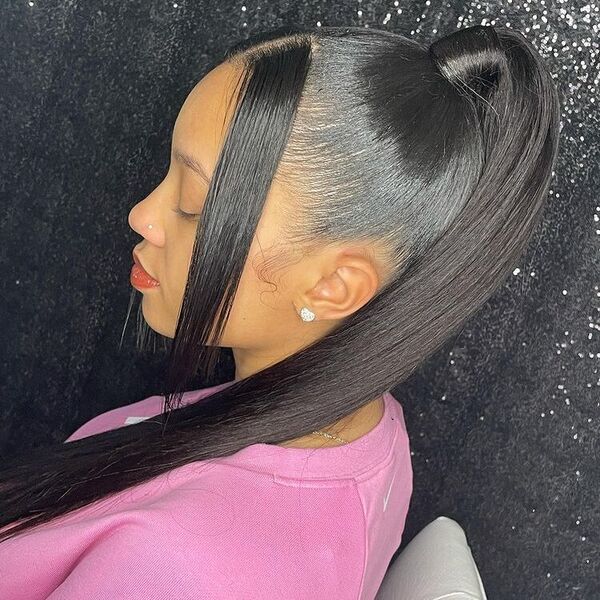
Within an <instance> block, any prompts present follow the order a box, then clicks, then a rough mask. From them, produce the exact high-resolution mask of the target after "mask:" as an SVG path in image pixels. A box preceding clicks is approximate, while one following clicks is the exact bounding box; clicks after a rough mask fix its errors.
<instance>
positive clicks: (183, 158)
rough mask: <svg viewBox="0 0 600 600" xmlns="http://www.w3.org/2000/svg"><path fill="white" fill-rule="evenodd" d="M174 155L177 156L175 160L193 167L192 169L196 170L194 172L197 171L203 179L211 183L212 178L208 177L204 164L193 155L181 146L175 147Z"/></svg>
mask: <svg viewBox="0 0 600 600" xmlns="http://www.w3.org/2000/svg"><path fill="white" fill-rule="evenodd" d="M173 156H174V157H175V160H177V161H178V162H180V163H182V164H184V165H185V166H186V167H189V168H190V169H192V171H194V173H196V174H197V175H198V176H200V177H201V178H202V179H204V181H206V183H210V180H209V178H208V175H207V174H206V171H205V170H204V168H203V167H202V165H201V164H200V163H199V162H198V161H197V160H196V159H195V158H194V157H193V156H190V155H189V154H186V153H185V152H183V151H182V150H180V149H179V148H173Z"/></svg>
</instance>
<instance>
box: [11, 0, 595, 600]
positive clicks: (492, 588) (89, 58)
mask: <svg viewBox="0 0 600 600" xmlns="http://www.w3.org/2000/svg"><path fill="white" fill-rule="evenodd" d="M599 11H600V9H599V5H598V4H597V3H585V1H584V2H579V3H577V2H551V1H546V2H545V1H544V0H539V1H538V2H530V3H528V2H506V3H500V2H442V1H438V0H426V1H419V2H407V1H404V2H399V1H395V2H392V1H390V2H370V1H363V2H361V1H360V0H358V1H356V0H353V1H340V2H336V3H333V2H323V1H321V2H317V1H310V2H307V1H297V2H283V1H282V2H269V3H265V2H251V3H248V4H244V3H243V0H240V1H238V2H228V1H222V2H198V1H194V2H192V1H191V0H183V1H178V2H177V3H175V2H166V1H159V0H149V1H144V2H141V1H140V2H132V1H128V2H115V1H113V0H94V1H93V2H77V1H75V0H64V1H63V2H46V1H41V0H40V1H36V0H34V1H33V2H28V1H27V0H22V1H19V2H17V1H15V0H4V2H3V3H2V5H1V6H0V68H1V71H2V72H1V77H0V81H1V82H2V87H1V93H0V107H1V118H0V128H1V136H0V139H1V142H2V156H3V160H2V162H1V164H0V169H1V171H2V174H1V177H0V182H1V184H0V185H1V188H0V192H1V202H2V207H1V212H0V239H1V242H2V243H1V245H0V248H1V250H0V269H1V271H0V290H1V302H0V327H1V331H2V334H3V335H2V337H3V340H2V341H3V343H2V357H1V360H0V398H1V400H2V404H1V406H2V422H1V425H0V428H1V429H0V442H1V451H2V456H3V457H5V456H9V455H11V454H14V453H18V452H20V451H23V450H26V449H27V448H31V447H36V446H41V445H46V444H50V443H52V442H56V443H58V442H62V441H63V440H64V439H65V438H66V437H67V436H68V435H70V434H71V433H72V432H73V431H74V430H75V429H76V428H77V427H78V426H79V425H81V424H82V423H83V422H85V421H87V420H88V419H90V418H92V417H93V416H94V415H96V414H98V413H100V412H104V411H106V410H109V409H111V408H114V407H116V406H120V405H123V404H128V403H131V402H135V401H137V400H140V399H141V398H144V397H147V396H149V395H152V394H154V393H156V390H157V386H158V382H159V378H160V374H161V372H162V368H163V366H164V364H163V361H162V359H161V356H160V354H159V355H157V356H156V357H154V358H153V357H152V356H149V355H148V356H137V355H136V354H135V351H134V329H133V327H131V326H129V327H128V329H127V330H126V333H125V338H124V348H123V350H122V351H119V350H118V348H117V346H118V343H119V340H120V336H121V331H122V328H123V322H124V318H125V313H126V310H127V302H128V298H129V292H130V285H129V270H130V267H131V249H132V247H133V246H134V245H135V244H137V243H138V242H139V241H140V237H139V236H138V235H136V234H135V233H134V232H133V231H132V230H131V229H130V228H129V227H128V224H127V216H128V212H129V210H130V209H131V207H132V206H133V205H134V204H135V203H136V202H138V201H139V200H141V199H142V198H144V197H145V196H146V195H147V194H148V193H149V192H150V191H151V190H152V189H153V188H154V187H155V186H156V185H158V183H159V182H160V181H161V179H162V177H163V176H164V172H165V171H166V168H167V164H168V149H169V140H170V135H171V130H172V126H173V123H174V120H175V118H176V116H177V113H178V111H179V109H180V107H181V104H182V103H183V101H184V99H185V97H186V95H187V94H188V93H189V91H190V90H191V88H192V87H193V85H194V84H195V83H196V82H197V81H198V80H199V79H200V78H201V77H202V76H203V75H204V74H205V72H206V68H207V66H208V65H209V63H210V62H212V60H213V59H214V58H216V57H218V56H221V55H222V53H223V52H224V50H225V49H226V48H227V47H228V46H229V45H230V44H232V43H233V42H235V41H237V40H238V39H239V38H242V37H246V36H247V35H248V34H249V33H250V32H255V31H257V30H261V29H270V28H273V27H277V26H280V25H284V24H294V23H295V24H304V25H317V26H319V25H337V26H343V25H353V26H356V25H358V26H364V27H373V28H380V29H388V30H391V31H396V32H398V33H402V34H405V35H408V36H414V37H415V38H417V39H420V40H431V39H433V38H434V37H435V36H438V35H442V34H445V33H450V32H452V31H454V30H455V29H456V28H459V27H466V26H469V25H475V24H492V25H494V24H498V25H504V26H509V27H512V28H514V29H518V30H520V31H521V32H522V33H524V34H525V35H526V36H527V37H528V38H529V39H531V40H532V42H534V44H535V45H536V47H537V48H538V49H539V50H540V52H541V53H542V55H543V56H544V57H545V58H546V59H547V61H548V63H549V64H550V66H551V69H552V72H553V74H554V75H555V78H556V82H557V84H558V86H559V89H560V92H561V102H562V105H563V106H562V125H563V129H562V142H561V144H562V146H561V152H560V158H559V162H558V165H557V168H556V174H555V178H554V181H553V185H552V191H551V192H550V197H549V204H548V208H547V210H546V213H545V217H544V220H543V223H542V226H541V227H540V228H539V229H538V230H537V232H536V234H535V236H534V238H533V240H532V243H531V245H530V248H529V250H528V252H527V254H526V255H525V256H524V257H523V260H522V261H521V263H520V267H519V269H517V270H515V272H514V274H513V276H512V277H511V278H510V279H509V280H508V281H507V284H506V285H505V286H504V288H503V289H502V290H501V291H500V292H499V293H498V294H496V295H495V297H494V298H493V299H491V300H490V302H488V304H487V305H486V306H485V308H484V309H483V310H482V311H481V312H480V313H479V314H478V315H477V317H476V318H474V319H473V320H472V321H471V322H469V324H468V325H467V326H466V327H465V329H464V330H463V331H462V333H461V334H460V335H459V336H458V337H457V338H456V339H454V340H452V342H451V343H449V344H448V345H447V347H446V348H445V349H444V350H443V351H442V352H439V353H438V354H437V355H436V356H435V357H434V358H433V359H431V360H430V361H429V362H428V364H426V365H423V367H422V369H420V370H419V372H418V373H416V374H415V375H414V376H413V377H412V378H411V379H410V380H409V381H408V382H406V384H405V385H402V386H400V387H399V388H398V389H397V390H393V392H394V393H395V395H396V396H397V397H398V398H399V399H400V401H401V403H402V405H403V408H404V412H405V417H406V422H407V428H408V432H409V436H410V439H411V447H412V454H413V468H414V493H413V498H412V502H411V507H410V511H409V515H408V520H407V524H406V529H405V534H404V540H403V543H402V546H401V549H403V548H404V547H405V545H406V544H407V543H408V542H409V541H410V540H411V539H412V537H414V535H416V533H417V532H418V531H420V530H421V529H422V528H423V527H424V526H425V525H426V524H427V523H429V522H430V521H432V520H433V519H434V518H436V517H437V516H439V515H446V516H448V517H451V518H453V519H455V520H457V521H458V522H459V523H460V524H461V526H462V527H463V528H464V530H465V532H466V535H467V538H468V540H469V543H470V545H471V548H472V551H473V555H474V557H475V560H476V562H477V564H478V567H479V569H480V572H481V575H482V578H483V582H484V585H485V587H486V591H487V593H488V597H489V598H490V600H492V599H526V598H527V599H529V598H543V599H549V598H552V599H554V598H556V599H561V600H566V599H571V598H572V599H585V600H593V599H598V598H600V508H599V494H600V465H599V453H600V450H599V445H598V435H599V433H600V427H599V424H600V374H599V366H600V343H599V340H600V288H599V285H600V266H599V264H600V255H599V250H600V222H599V220H600V206H599V205H600V199H599V194H598V191H597V190H598V187H599V186H600V174H599V169H598V158H599V152H598V148H599V142H600V131H599V126H600V118H599V114H598V104H599V103H600V98H599V95H598V84H599V69H598V55H599V29H600V28H599V22H600V12H599ZM334 75H335V74H332V76H334ZM232 377H233V375H232V372H231V371H227V369H225V370H224V371H223V375H222V377H221V380H223V381H225V380H227V379H230V378H232ZM213 383H217V382H202V386H205V385H211V384H213ZM198 387H201V386H200V385H199V386H198Z"/></svg>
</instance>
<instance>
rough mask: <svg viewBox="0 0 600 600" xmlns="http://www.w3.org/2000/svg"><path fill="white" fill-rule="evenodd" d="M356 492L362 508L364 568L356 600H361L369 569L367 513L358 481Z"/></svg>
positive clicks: (355, 485)
mask: <svg viewBox="0 0 600 600" xmlns="http://www.w3.org/2000/svg"><path fill="white" fill-rule="evenodd" d="M354 491H355V492H356V495H357V496H358V501H359V502H360V506H361V509H362V510H361V514H362V530H363V557H362V568H361V575H360V584H359V586H358V593H357V594H356V600H360V597H361V595H362V593H363V587H364V584H365V572H366V567H367V548H368V546H367V535H368V532H367V520H366V512H365V505H364V502H363V499H362V496H361V494H360V491H359V489H358V484H357V483H356V481H354Z"/></svg>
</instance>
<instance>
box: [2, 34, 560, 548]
mask: <svg viewBox="0 0 600 600" xmlns="http://www.w3.org/2000/svg"><path fill="white" fill-rule="evenodd" d="M227 58H228V59H229V60H231V61H232V62H235V63H236V64H239V65H240V66H242V67H243V79H242V81H241V85H240V91H241V93H240V95H239V99H238V101H237V102H238V103H237V105H236V113H235V116H234V118H233V119H232V122H231V125H230V129H229V131H227V136H226V139H225V142H224V145H223V149H222V151H221V154H220V156H219V159H218V162H217V165H216V167H215V175H214V176H213V180H212V181H211V184H210V187H209V191H208V194H207V199H206V202H205V205H204V208H203V214H202V219H203V220H202V222H201V227H199V228H198V233H197V238H196V243H195V244H194V249H193V256H192V261H191V264H190V272H189V275H188V284H187V286H186V290H185V295H184V300H183V305H182V310H181V314H180V318H179V322H178V324H177V329H176V332H175V338H174V340H173V343H172V345H171V347H170V355H169V359H170V364H169V366H170V370H169V373H168V376H167V379H166V384H165V387H164V390H163V394H162V395H164V398H165V403H164V411H163V414H162V415H159V417H158V418H156V419H149V420H146V421H143V422H141V423H138V424H134V425H128V426H126V427H121V428H119V429H114V430H112V431H108V432H105V433H100V434H96V435H93V436H89V437H87V438H83V439H79V440H76V441H73V442H69V443H67V444H57V445H55V446H52V447H50V448H40V449H36V450H33V451H31V452H29V453H28V454H27V455H23V456H19V457H17V458H14V459H13V460H11V461H9V460H6V459H5V460H3V461H2V465H1V467H0V526H3V525H12V527H11V528H10V530H9V531H8V532H6V531H5V532H4V533H3V534H2V538H0V539H3V538H6V537H12V535H14V534H15V533H17V532H19V531H23V530H25V529H28V528H30V527H33V526H34V525H40V524H43V523H45V522H47V521H50V520H51V519H53V518H55V517H58V516H60V515H63V514H65V513H68V512H70V511H73V510H75V509H77V508H79V507H82V506H85V505H88V504H90V503H92V502H95V501H99V500H102V499H104V498H109V497H110V496H112V495H114V494H116V493H117V492H119V491H122V490H125V489H127V488H129V487H131V486H134V485H136V484H140V483H143V482H145V481H147V480H149V479H151V478H153V477H156V476H158V475H160V474H162V473H165V472H167V471H169V470H171V469H174V468H176V467H179V466H183V465H186V464H188V463H191V462H194V461H203V460H207V459H214V460H216V459H218V457H220V456H225V455H228V454H232V453H234V452H236V451H238V450H240V449H242V448H244V447H246V446H248V445H250V444H255V443H275V444H276V443H280V442H282V441H285V440H289V439H294V438H298V437H302V436H303V435H307V434H309V433H310V432H312V431H314V430H318V429H321V428H323V427H326V426H327V425H329V424H331V423H335V422H336V421H338V420H340V419H342V418H343V417H344V416H346V415H348V414H350V413H352V412H354V411H356V410H357V409H358V408H360V407H361V406H363V405H364V404H365V403H367V402H369V401H371V400H372V399H373V398H374V397H377V395H379V394H382V393H383V392H385V391H387V390H390V389H391V388H392V387H393V386H396V385H398V384H400V383H401V382H403V381H404V380H405V379H406V378H407V377H409V376H410V375H411V374H412V373H413V372H414V370H415V369H416V368H417V367H419V365H421V364H422V363H423V362H424V361H426V360H427V359H428V358H429V357H431V355H432V354H433V353H435V352H436V351H437V350H439V349H440V348H441V347H442V346H443V345H444V344H445V343H446V342H447V341H448V340H449V339H450V338H451V337H452V336H454V335H455V334H456V333H457V332H459V331H460V329H461V328H462V327H464V325H465V323H466V322H467V321H468V319H469V318H470V317H472V316H473V315H474V314H475V313H476V312H477V311H478V310H480V309H481V307H482V306H483V305H484V304H485V303H486V302H487V301H488V299H489V298H490V297H491V296H492V295H493V294H494V293H495V292H496V291H497V290H498V288H499V287H500V286H501V285H502V283H503V282H504V280H505V279H506V278H507V277H508V275H509V274H510V272H511V271H512V269H513V268H514V266H515V264H516V263H517V261H518V260H519V259H520V257H521V255H522V253H523V251H524V250H525V249H526V246H527V244H528V242H529V239H530V237H531V233H532V231H533V230H534V228H535V226H536V225H537V223H538V221H539V218H540V216H541V213H542V210H543V207H544V205H545V202H546V198H547V193H548V187H549V185H550V179H551V175H552V169H553V167H554V163H555V159H556V154H557V148H558V134H559V116H560V110H559V101H558V93H557V90H556V88H555V86H554V83H553V81H552V77H551V74H550V72H549V70H548V67H547V65H546V64H545V63H544V61H543V60H542V58H541V57H540V56H539V54H538V53H537V51H536V50H535V48H534V47H533V45H532V44H531V43H530V42H529V41H527V40H526V38H525V37H523V36H522V35H521V34H519V33H517V32H515V31H513V30H510V29H500V28H494V29H492V28H491V27H483V26H476V27H471V28H467V29H463V30H460V31H457V32H456V33H453V34H450V35H448V36H446V37H444V38H442V39H440V40H437V41H436V42H434V43H433V44H432V45H431V47H429V48H428V47H427V46H425V45H423V44H421V43H419V42H417V41H415V40H412V39H409V38H405V37H403V36H400V35H397V34H393V33H391V32H388V31H378V30H375V29H370V28H369V29H367V28H362V27H344V28H332V27H322V28H315V29H311V30H306V31H298V30H295V31H293V32H291V33H288V34H281V32H278V31H275V32H272V34H270V35H267V36H261V37H260V38H258V37H257V38H249V39H248V40H246V41H244V43H243V44H240V45H239V46H237V47H236V48H235V49H234V50H232V51H231V52H229V53H228V55H227ZM280 167H281V171H282V172H285V173H287V176H288V178H287V183H289V184H290V186H289V189H290V190H293V192H294V194H293V195H292V196H291V198H290V203H291V204H293V210H292V211H291V213H290V214H293V215H294V218H293V219H290V220H289V223H286V225H288V230H287V231H286V233H287V234H288V235H289V240H290V244H291V243H292V241H293V242H294V243H295V246H294V247H295V248H299V247H302V248H304V247H306V248H310V247H311V245H319V244H325V243H330V242H347V241H350V242H355V241H357V240H360V241H369V240H376V241H381V242H382V243H384V244H385V247H386V248H387V249H388V256H387V261H386V265H387V266H389V276H388V277H387V278H386V279H385V280H384V282H383V284H382V285H381V288H380V289H378V290H377V293H376V295H375V296H374V297H373V298H371V299H370V301H369V302H368V303H367V304H365V305H364V306H363V307H362V308H361V309H360V310H357V311H356V312H355V313H353V314H351V315H350V316H348V317H347V318H345V319H343V321H342V322H341V323H340V324H339V326H337V327H336V328H335V329H334V330H333V331H331V332H330V333H328V334H327V335H325V336H324V337H323V338H322V339H319V340H318V341H317V342H315V343H313V344H311V345H310V346H308V347H306V348H301V349H299V350H298V351H297V352H296V353H294V354H292V355H291V356H289V357H286V358H285V359H284V360H281V361H280V362H278V363H276V364H273V365H271V366H268V367H267V368H265V369H263V370H261V371H259V372H258V373H255V374H253V375H251V376H249V377H246V378H245V379H242V380H240V381H236V382H235V383H233V384H232V385H229V386H226V387H224V388H222V389H219V390H218V391H216V392H215V393H214V394H212V395H210V396H208V397H207V398H205V399H203V400H202V401H200V402H195V403H192V404H188V405H186V406H180V405H179V402H180V401H181V399H182V396H183V392H184V390H185V389H186V386H187V385H188V384H189V381H191V379H192V378H193V377H194V376H195V375H196V374H197V373H198V370H200V372H201V373H202V374H203V375H204V376H206V375H207V373H210V372H211V366H212V365H214V364H215V360H214V358H215V356H217V355H218V354H219V353H220V352H221V351H222V349H221V348H219V347H218V341H219V340H218V338H219V332H220V331H222V327H223V324H224V323H225V320H226V318H227V314H228V311H229V309H230V308H231V304H232V302H233V298H234V295H235V291H236V290H237V287H238V284H239V281H240V277H241V273H242V271H243V268H244V265H245V264H246V261H247V259H248V253H249V249H250V246H251V244H252V240H253V237H254V233H255V230H256V226H257V223H258V221H259V219H260V217H261V214H262V211H263V207H264V203H265V198H266V194H267V192H268V190H269V187H270V185H271V183H272V180H273V177H274V174H275V173H276V172H277V171H278V170H279V168H280ZM282 256H283V255H282ZM282 256H276V259H277V260H276V261H275V262H276V263H277V265H278V267H281V261H280V259H281V258H282ZM262 272H265V273H269V270H268V269H265V270H264V271H262V270H261V273H262ZM134 293H135V292H134ZM213 325H215V327H214V331H215V332H217V333H216V335H214V336H213V335H210V333H209V332H211V331H212V330H213ZM306 326H307V327H309V326H310V324H306ZM138 339H140V337H138ZM217 357H218V356H217ZM108 375H109V374H108ZM124 400H125V399H124ZM167 417H168V420H167ZM19 520H21V522H18V521H19Z"/></svg>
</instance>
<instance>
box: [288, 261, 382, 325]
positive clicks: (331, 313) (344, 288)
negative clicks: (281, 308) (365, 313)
mask: <svg viewBox="0 0 600 600" xmlns="http://www.w3.org/2000/svg"><path fill="white" fill-rule="evenodd" d="M322 271H323V272H324V274H323V276H322V277H321V279H320V280H319V281H318V282H317V284H316V285H315V286H314V287H313V288H312V289H311V290H309V291H308V292H307V293H306V294H305V297H304V298H301V299H300V302H303V301H304V300H306V302H305V303H304V304H300V306H308V307H309V308H310V310H312V312H314V313H315V314H316V318H315V321H325V320H337V319H343V318H344V317H347V316H349V315H351V314H352V313H354V312H356V311H357V310H359V309H360V308H362V307H363V306H364V305H365V304H366V303H367V302H369V300H370V299H371V298H372V297H373V296H374V295H375V294H376V292H377V290H378V289H379V284H380V275H379V273H378V269H377V265H376V264H375V261H374V259H373V258H372V256H370V255H369V254H368V253H367V252H366V251H364V250H362V249H345V250H343V251H341V252H339V253H338V254H337V255H336V256H335V257H334V258H333V259H332V261H326V262H325V263H324V264H323V269H322Z"/></svg>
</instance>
